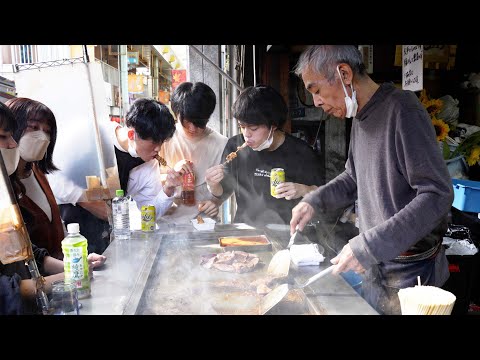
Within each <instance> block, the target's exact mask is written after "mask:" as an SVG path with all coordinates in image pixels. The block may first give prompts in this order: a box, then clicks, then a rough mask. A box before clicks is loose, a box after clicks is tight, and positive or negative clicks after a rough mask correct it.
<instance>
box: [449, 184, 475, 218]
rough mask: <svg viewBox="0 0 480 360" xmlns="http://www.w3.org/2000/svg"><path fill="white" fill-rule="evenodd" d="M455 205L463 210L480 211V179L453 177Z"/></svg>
mask: <svg viewBox="0 0 480 360" xmlns="http://www.w3.org/2000/svg"><path fill="white" fill-rule="evenodd" d="M452 182H453V193H454V194H455V198H454V199H453V206H454V207H455V208H457V209H458V210H461V211H466V212H474V213H479V212H480V181H472V180H462V179H452Z"/></svg>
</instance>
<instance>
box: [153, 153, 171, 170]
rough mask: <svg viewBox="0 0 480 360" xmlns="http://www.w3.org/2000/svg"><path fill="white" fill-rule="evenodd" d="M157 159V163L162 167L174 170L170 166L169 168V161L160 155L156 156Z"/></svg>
mask: <svg viewBox="0 0 480 360" xmlns="http://www.w3.org/2000/svg"><path fill="white" fill-rule="evenodd" d="M155 159H157V161H158V162H159V163H160V165H162V166H166V167H168V168H169V169H170V170H173V169H172V168H171V167H170V166H168V164H167V161H166V160H165V159H164V158H163V157H161V156H160V155H158V154H157V155H155Z"/></svg>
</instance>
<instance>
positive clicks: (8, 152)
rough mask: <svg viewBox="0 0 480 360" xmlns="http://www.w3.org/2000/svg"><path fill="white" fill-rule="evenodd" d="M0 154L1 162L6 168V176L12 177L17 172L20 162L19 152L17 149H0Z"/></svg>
mask: <svg viewBox="0 0 480 360" xmlns="http://www.w3.org/2000/svg"><path fill="white" fill-rule="evenodd" d="M0 152H1V153H2V157H3V162H4V163H5V167H6V168H7V174H8V176H10V175H12V174H13V173H14V172H15V170H17V166H18V161H19V160H20V151H19V149H18V147H16V148H13V149H0Z"/></svg>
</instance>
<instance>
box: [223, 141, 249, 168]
mask: <svg viewBox="0 0 480 360" xmlns="http://www.w3.org/2000/svg"><path fill="white" fill-rule="evenodd" d="M246 146H247V143H246V142H244V143H243V144H242V146H238V147H237V150H236V151H234V152H231V153H230V154H228V155H227V157H226V159H227V161H225V162H224V163H223V164H222V165H223V166H225V165H227V164H228V163H229V162H230V161H232V160H233V159H235V158H236V157H237V152H238V151H239V150H241V149H243V148H245V147H246Z"/></svg>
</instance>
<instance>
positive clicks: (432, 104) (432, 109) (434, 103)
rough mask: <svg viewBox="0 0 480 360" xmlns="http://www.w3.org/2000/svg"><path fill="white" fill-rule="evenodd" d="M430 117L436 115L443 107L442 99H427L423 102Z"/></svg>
mask: <svg viewBox="0 0 480 360" xmlns="http://www.w3.org/2000/svg"><path fill="white" fill-rule="evenodd" d="M423 106H425V108H426V109H427V112H428V113H429V114H430V116H431V117H434V116H435V115H437V114H438V113H439V112H440V110H442V107H443V101H442V100H439V99H433V100H429V101H427V102H426V103H424V104H423Z"/></svg>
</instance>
